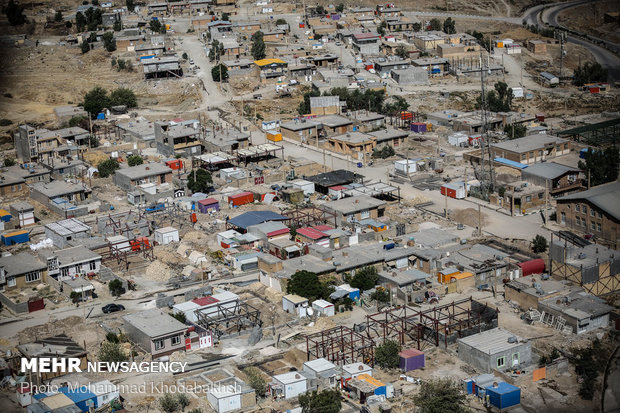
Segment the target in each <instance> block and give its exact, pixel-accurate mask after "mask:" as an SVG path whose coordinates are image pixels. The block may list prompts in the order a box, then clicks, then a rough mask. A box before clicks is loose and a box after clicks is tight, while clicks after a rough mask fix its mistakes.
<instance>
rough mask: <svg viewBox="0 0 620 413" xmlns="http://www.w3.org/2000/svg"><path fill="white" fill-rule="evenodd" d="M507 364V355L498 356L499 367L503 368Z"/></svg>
mask: <svg viewBox="0 0 620 413" xmlns="http://www.w3.org/2000/svg"><path fill="white" fill-rule="evenodd" d="M504 366H506V357H498V358H497V368H498V369H499V368H502V367H504Z"/></svg>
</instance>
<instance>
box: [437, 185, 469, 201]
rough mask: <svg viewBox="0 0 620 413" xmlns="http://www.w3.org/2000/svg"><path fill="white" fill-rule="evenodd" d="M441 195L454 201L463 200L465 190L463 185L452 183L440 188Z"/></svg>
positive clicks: (465, 193) (465, 194)
mask: <svg viewBox="0 0 620 413" xmlns="http://www.w3.org/2000/svg"><path fill="white" fill-rule="evenodd" d="M441 195H447V196H449V197H450V198H454V199H464V198H465V197H466V196H467V191H466V190H465V183H463V182H454V183H447V184H443V185H442V186H441Z"/></svg>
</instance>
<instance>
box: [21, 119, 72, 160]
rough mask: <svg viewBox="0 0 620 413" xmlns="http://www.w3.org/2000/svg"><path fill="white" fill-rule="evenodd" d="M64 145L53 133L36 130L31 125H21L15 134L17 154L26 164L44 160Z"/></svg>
mask: <svg viewBox="0 0 620 413" xmlns="http://www.w3.org/2000/svg"><path fill="white" fill-rule="evenodd" d="M62 143H63V142H62V141H61V140H60V137H59V136H58V135H56V134H55V133H54V132H53V131H49V130H47V129H35V128H33V127H32V126H30V125H20V126H19V129H18V131H17V133H16V134H15V152H16V154H17V158H18V159H19V160H20V161H22V162H24V163H30V162H37V161H39V160H42V159H43V158H44V155H47V154H50V153H51V151H52V150H53V149H55V148H57V147H58V146H60V145H61V144H62Z"/></svg>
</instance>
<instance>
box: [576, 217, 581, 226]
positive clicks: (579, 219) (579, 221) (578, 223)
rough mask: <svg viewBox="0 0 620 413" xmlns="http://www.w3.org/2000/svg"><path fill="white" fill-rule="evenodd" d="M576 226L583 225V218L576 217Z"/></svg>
mask: <svg viewBox="0 0 620 413" xmlns="http://www.w3.org/2000/svg"><path fill="white" fill-rule="evenodd" d="M575 224H577V226H580V225H581V217H575Z"/></svg>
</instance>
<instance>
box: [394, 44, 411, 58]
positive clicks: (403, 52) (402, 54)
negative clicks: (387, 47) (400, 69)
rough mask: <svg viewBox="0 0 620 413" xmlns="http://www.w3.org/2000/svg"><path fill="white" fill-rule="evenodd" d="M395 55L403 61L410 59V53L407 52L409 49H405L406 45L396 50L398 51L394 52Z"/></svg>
mask: <svg viewBox="0 0 620 413" xmlns="http://www.w3.org/2000/svg"><path fill="white" fill-rule="evenodd" d="M394 54H396V56H398V57H400V58H401V59H407V58H408V57H409V52H408V51H407V48H406V47H405V45H402V44H401V45H400V46H398V47H397V48H396V50H394Z"/></svg>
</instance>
